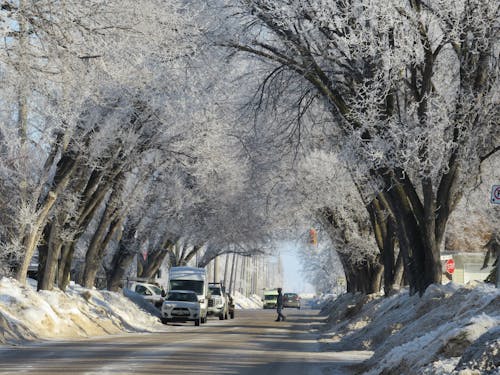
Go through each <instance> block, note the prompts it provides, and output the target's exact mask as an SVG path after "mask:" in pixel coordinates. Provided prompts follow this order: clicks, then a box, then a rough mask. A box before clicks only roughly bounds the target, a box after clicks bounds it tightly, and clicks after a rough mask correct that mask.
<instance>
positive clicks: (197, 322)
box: [194, 318, 200, 327]
mask: <svg viewBox="0 0 500 375" xmlns="http://www.w3.org/2000/svg"><path fill="white" fill-rule="evenodd" d="M194 325H195V326H197V327H198V326H199V325H200V318H198V319H196V320H195V321H194Z"/></svg>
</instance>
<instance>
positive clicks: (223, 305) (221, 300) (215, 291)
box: [208, 283, 229, 320]
mask: <svg viewBox="0 0 500 375" xmlns="http://www.w3.org/2000/svg"><path fill="white" fill-rule="evenodd" d="M208 291H209V293H210V299H209V300H208V315H216V316H218V317H219V319H220V320H223V319H227V318H228V314H229V307H228V301H227V298H226V294H225V290H224V287H223V286H222V284H221V283H209V284H208Z"/></svg>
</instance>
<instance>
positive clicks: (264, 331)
mask: <svg viewBox="0 0 500 375" xmlns="http://www.w3.org/2000/svg"><path fill="white" fill-rule="evenodd" d="M285 314H287V320H286V321H285V322H275V321H274V319H275V312H274V311H271V310H250V311H248V310H247V311H241V310H236V318H235V319H234V320H225V321H219V320H218V319H214V318H210V319H209V320H208V323H207V324H203V325H202V326H200V327H195V326H194V325H193V324H192V323H186V324H177V325H173V326H171V325H169V326H167V327H166V329H165V332H162V333H154V334H151V333H144V334H126V335H119V336H107V337H99V338H93V339H89V340H76V341H64V342H63V341H57V342H54V341H51V342H43V343H37V344H30V345H23V346H3V347H2V346H0V374H37V375H44V374H51V375H54V374H65V375H66V374H120V375H121V374H155V375H157V374H183V375H193V374H258V375H265V374H273V375H285V374H286V375H295V374H297V375H298V374H300V375H306V374H310V375H323V374H330V375H333V374H335V375H339V374H342V375H347V374H349V370H348V367H345V366H346V365H350V364H355V363H358V362H360V361H362V360H364V359H366V358H367V356H368V354H366V353H356V352H340V353H338V352H337V353H336V352H320V351H319V344H318V343H317V341H316V336H317V333H316V332H315V327H317V326H318V325H320V324H322V323H321V318H320V317H318V316H317V315H316V314H317V311H314V310H291V309H285Z"/></svg>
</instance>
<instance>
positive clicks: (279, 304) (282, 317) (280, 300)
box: [276, 288, 286, 322]
mask: <svg viewBox="0 0 500 375" xmlns="http://www.w3.org/2000/svg"><path fill="white" fill-rule="evenodd" d="M281 310H283V294H281V288H278V298H277V300H276V312H277V313H278V317H277V318H276V321H277V322H279V321H280V320H282V321H285V319H286V316H285V315H283V314H282V313H281Z"/></svg>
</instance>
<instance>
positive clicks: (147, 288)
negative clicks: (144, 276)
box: [129, 282, 165, 308]
mask: <svg viewBox="0 0 500 375" xmlns="http://www.w3.org/2000/svg"><path fill="white" fill-rule="evenodd" d="M129 289H130V290H132V291H133V292H135V293H137V294H140V295H141V296H142V297H143V298H144V299H145V300H146V301H149V302H151V303H152V304H153V305H155V306H156V307H157V308H161V305H162V303H163V297H164V294H165V291H164V290H163V289H162V288H161V287H159V286H158V285H155V284H151V283H146V282H134V283H132V285H131V286H130V288H129Z"/></svg>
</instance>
